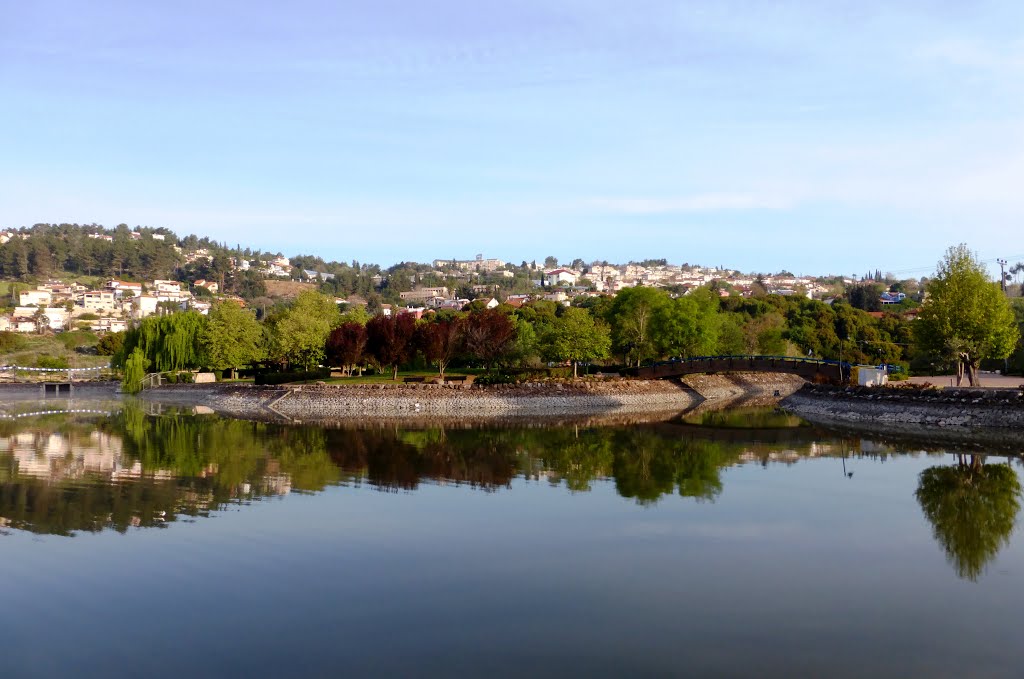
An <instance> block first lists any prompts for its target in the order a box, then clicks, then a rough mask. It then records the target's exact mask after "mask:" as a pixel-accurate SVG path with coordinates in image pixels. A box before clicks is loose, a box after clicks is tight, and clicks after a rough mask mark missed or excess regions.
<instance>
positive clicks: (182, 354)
mask: <svg viewBox="0 0 1024 679" xmlns="http://www.w3.org/2000/svg"><path fill="white" fill-rule="evenodd" d="M206 322H207V321H206V317H205V316H203V315H201V314H198V313H196V312H195V311H186V312H183V313H178V314H171V315H169V316H150V317H149V318H146V319H144V320H143V321H142V323H140V324H139V326H138V327H136V328H132V329H131V330H129V331H127V332H126V333H125V337H124V345H123V346H122V347H121V351H119V352H118V353H117V355H116V356H115V357H114V365H116V366H118V367H124V368H127V362H128V360H129V358H130V357H131V356H132V355H133V354H134V352H135V350H136V349H138V350H140V351H141V352H142V355H143V356H144V357H145V358H146V359H147V360H148V361H149V367H150V368H151V369H152V370H156V371H158V372H169V371H177V370H191V369H194V368H199V367H201V366H202V365H203V363H204V356H203V354H204V352H203V344H202V336H203V331H204V330H205V328H206Z"/></svg>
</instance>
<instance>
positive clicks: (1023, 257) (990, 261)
mask: <svg viewBox="0 0 1024 679" xmlns="http://www.w3.org/2000/svg"><path fill="white" fill-rule="evenodd" d="M1010 259H1016V260H1024V254H1019V255H1009V256H1007V257H1005V258H1000V257H993V258H991V259H981V260H978V263H979V264H998V263H999V262H1000V260H1002V261H1003V262H1004V264H1005V261H1006V260H1010ZM934 270H935V265H934V264H933V265H932V266H916V267H907V268H905V269H889V270H888V273H892V274H897V273H916V272H919V271H934Z"/></svg>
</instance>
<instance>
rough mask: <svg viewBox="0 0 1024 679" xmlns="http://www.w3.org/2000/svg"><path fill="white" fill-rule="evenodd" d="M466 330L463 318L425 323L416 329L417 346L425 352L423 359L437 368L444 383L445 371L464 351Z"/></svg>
mask: <svg viewBox="0 0 1024 679" xmlns="http://www.w3.org/2000/svg"><path fill="white" fill-rule="evenodd" d="M464 329H465V321H464V320H463V319H462V318H453V319H444V320H439V321H435V322H433V323H423V324H421V325H419V326H417V327H416V344H417V346H419V348H420V351H422V352H423V357H424V358H426V359H427V360H428V361H430V362H431V363H433V364H434V365H436V366H437V370H438V375H439V376H440V378H441V381H444V371H445V369H447V367H448V364H449V363H451V362H452V359H454V358H455V357H456V356H457V355H458V354H459V352H460V351H461V350H462V344H463V339H464V337H465V332H464Z"/></svg>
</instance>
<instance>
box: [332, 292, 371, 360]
mask: <svg viewBox="0 0 1024 679" xmlns="http://www.w3.org/2000/svg"><path fill="white" fill-rule="evenodd" d="M356 308H357V309H362V307H356ZM366 337H367V335H366V326H365V325H364V324H363V323H358V322H355V321H347V322H344V323H342V324H341V325H339V326H338V327H337V328H335V329H334V330H332V331H331V334H330V335H328V336H327V347H326V356H327V364H328V365H337V366H341V368H342V370H343V371H345V372H347V373H348V374H350V375H351V374H352V369H353V368H354V367H355V366H356V365H357V364H360V363H362V362H363V356H364V355H365V351H366Z"/></svg>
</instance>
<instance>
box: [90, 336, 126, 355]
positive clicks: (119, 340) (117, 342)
mask: <svg viewBox="0 0 1024 679" xmlns="http://www.w3.org/2000/svg"><path fill="white" fill-rule="evenodd" d="M124 335H125V334H124V333H123V332H108V333H106V334H105V335H102V336H101V337H100V340H99V342H97V343H96V355H97V356H114V355H116V354H117V353H118V352H119V351H121V347H122V346H123V345H124Z"/></svg>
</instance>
